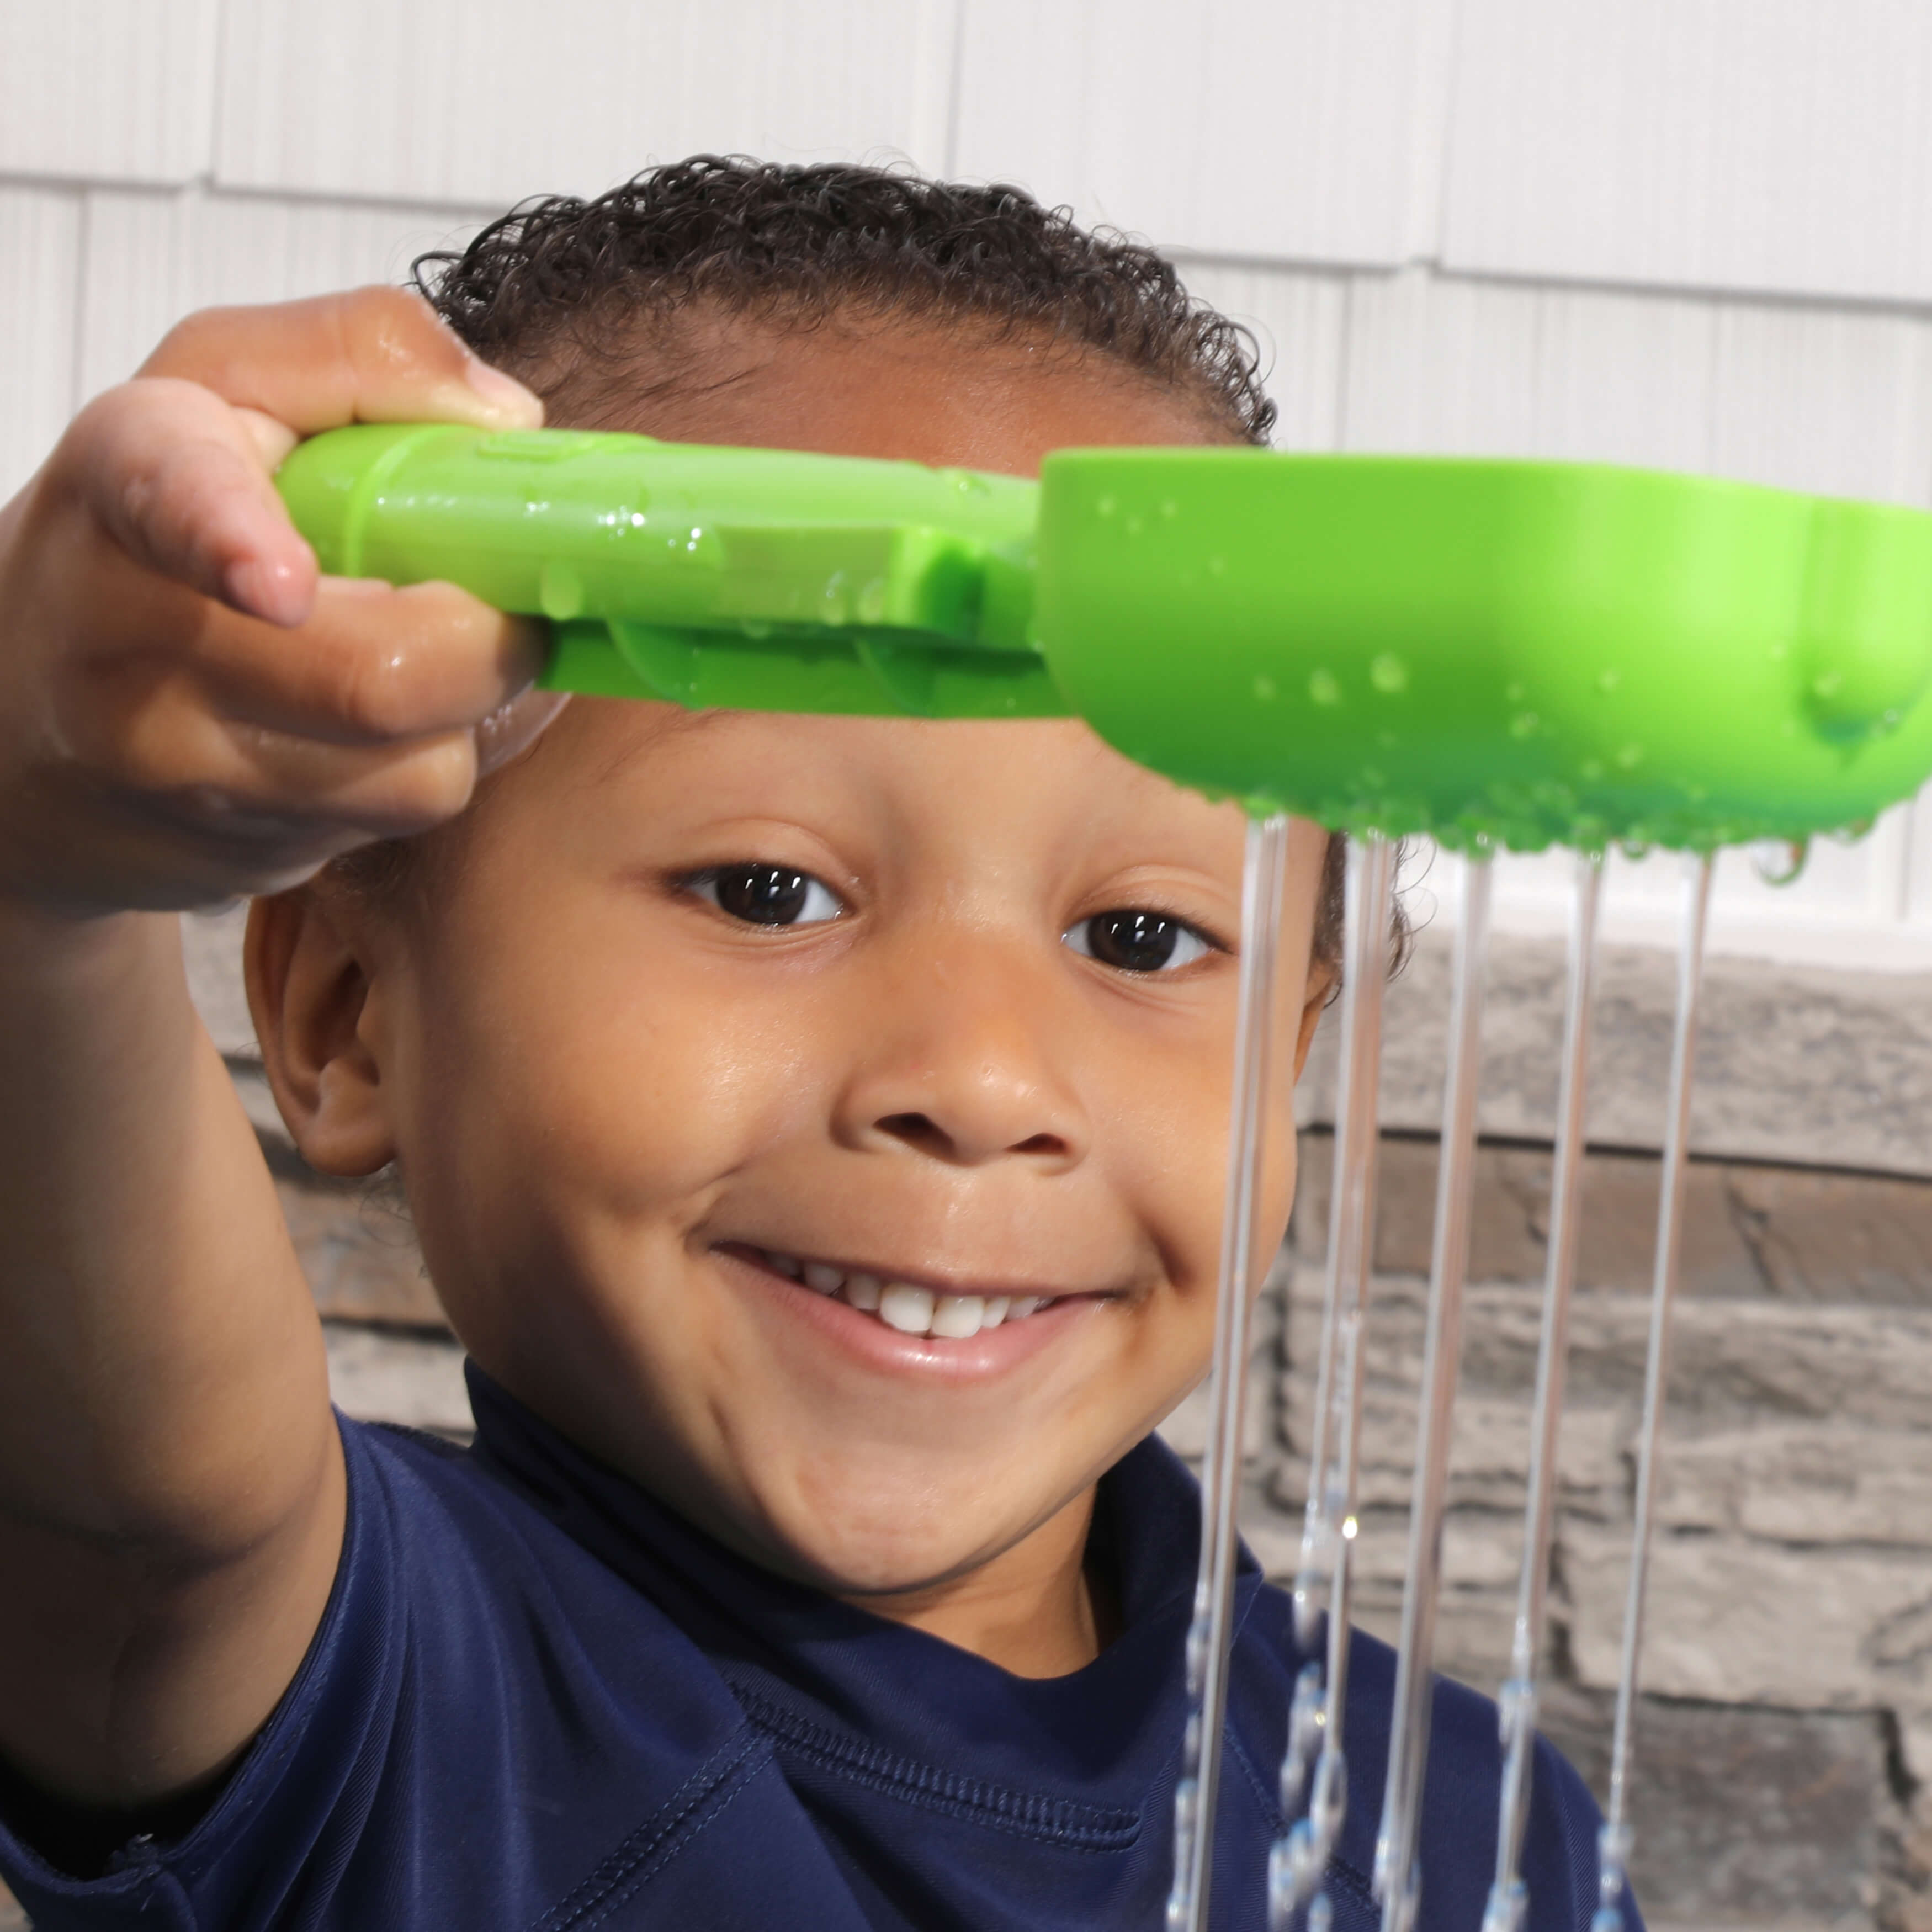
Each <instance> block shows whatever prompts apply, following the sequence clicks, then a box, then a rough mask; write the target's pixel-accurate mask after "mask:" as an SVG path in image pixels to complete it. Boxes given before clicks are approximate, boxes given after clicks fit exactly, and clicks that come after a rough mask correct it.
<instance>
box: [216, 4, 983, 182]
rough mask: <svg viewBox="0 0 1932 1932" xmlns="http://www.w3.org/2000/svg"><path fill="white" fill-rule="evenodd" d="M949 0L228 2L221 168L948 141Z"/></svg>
mask: <svg viewBox="0 0 1932 1932" xmlns="http://www.w3.org/2000/svg"><path fill="white" fill-rule="evenodd" d="M950 35H951V14H950V0H841V5H838V6H837V7H829V8H828V7H799V6H796V5H791V4H790V0H712V4H711V5H706V6H703V7H698V6H691V5H676V6H639V5H636V4H635V3H634V0H550V4H549V5H546V6H545V7H543V8H542V9H541V13H540V15H539V14H535V13H532V11H531V10H529V8H528V7H526V6H524V5H522V4H520V0H493V4H492V0H412V4H410V5H407V6H401V7H399V6H397V5H395V4H393V0H336V4H335V5H333V6H331V7H317V6H315V5H312V4H310V0H250V4H248V5H235V6H231V7H229V8H228V9H227V10H226V16H225V19H224V25H223V62H222V76H223V86H222V91H221V97H220V102H219V106H218V118H217V124H218V128H219V137H218V147H217V176H218V178H219V180H220V181H221V182H222V183H223V184H226V185H229V186H235V187H253V188H275V189H287V190H297V191H300V192H304V193H338V194H353V195H359V196H379V197H388V198H391V199H398V200H403V201H417V202H425V201H427V202H444V203H451V204H455V205H466V206H475V207H478V208H498V207H500V206H505V205H508V204H509V203H511V202H514V201H517V200H520V199H522V198H523V197H524V196H527V195H531V194H536V193H555V192H568V193H597V192H598V191H599V190H602V189H604V188H605V187H610V185H612V184H613V183H615V182H617V181H622V180H625V179H626V178H628V176H630V175H632V174H633V173H634V172H636V171H637V169H640V168H641V167H643V166H644V165H645V164H646V163H647V162H649V161H651V160H667V159H675V158H676V157H679V156H681V155H683V154H687V153H691V152H695V151H706V150H709V151H723V150H727V149H728V150H742V151H748V152H751V153H755V154H760V155H763V156H765V157H767V158H769V159H772V160H808V159H814V158H819V157H864V156H866V155H868V154H873V153H874V152H880V151H904V152H909V153H910V154H913V156H914V157H915V158H917V159H920V160H923V161H924V162H925V163H926V164H927V165H928V166H932V165H934V164H935V163H937V162H938V160H939V159H940V158H941V148H942V146H943V103H944V99H945V88H946V72H945V60H944V55H945V51H946V49H947V47H948V46H950Z"/></svg>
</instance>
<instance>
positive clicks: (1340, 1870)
mask: <svg viewBox="0 0 1932 1932" xmlns="http://www.w3.org/2000/svg"><path fill="white" fill-rule="evenodd" d="M1228 1744H1229V1748H1230V1749H1231V1750H1232V1751H1233V1752H1234V1754H1235V1763H1237V1764H1238V1765H1239V1766H1241V1769H1242V1771H1243V1772H1244V1773H1245V1774H1246V1775H1247V1780H1248V1782H1249V1783H1250V1784H1252V1785H1253V1787H1254V1788H1255V1795H1256V1796H1257V1797H1258V1798H1259V1799H1260V1800H1261V1804H1262V1814H1263V1816H1264V1817H1266V1818H1267V1819H1268V1821H1269V1825H1270V1828H1271V1829H1272V1830H1273V1831H1274V1832H1275V1833H1277V1835H1279V1834H1280V1832H1281V1831H1282V1829H1283V1826H1285V1825H1286V1823H1287V1822H1288V1821H1287V1820H1286V1817H1284V1815H1283V1812H1282V1808H1281V1806H1280V1804H1278V1803H1277V1802H1276V1800H1275V1799H1274V1796H1272V1795H1271V1793H1270V1792H1269V1790H1268V1787H1267V1786H1266V1785H1265V1784H1263V1783H1262V1778H1261V1773H1260V1772H1259V1771H1258V1770H1256V1768H1255V1763H1254V1760H1253V1759H1252V1758H1251V1757H1249V1755H1248V1751H1247V1746H1246V1745H1244V1744H1243V1743H1242V1742H1241V1739H1239V1738H1238V1737H1237V1736H1235V1733H1233V1732H1232V1730H1231V1731H1229V1733H1228ZM1337 1879H1340V1881H1341V1882H1342V1884H1343V1885H1344V1887H1346V1889H1348V1890H1349V1891H1352V1892H1353V1893H1354V1894H1355V1896H1356V1897H1358V1899H1360V1900H1361V1902H1362V1903H1364V1905H1366V1906H1370V1908H1371V1909H1373V1906H1374V1905H1375V1903H1376V1898H1375V1889H1374V1888H1373V1886H1372V1885H1370V1883H1369V1881H1368V1879H1367V1876H1365V1875H1364V1873H1361V1872H1358V1870H1356V1869H1355V1867H1354V1866H1353V1865H1352V1864H1349V1863H1348V1862H1347V1861H1346V1860H1345V1859H1343V1858H1338V1857H1337V1856H1336V1855H1334V1853H1332V1852H1331V1854H1330V1855H1329V1859H1328V1875H1327V1876H1326V1878H1325V1879H1324V1881H1323V1883H1324V1885H1333V1884H1334V1882H1336V1881H1337Z"/></svg>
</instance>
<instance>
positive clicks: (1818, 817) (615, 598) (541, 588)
mask: <svg viewBox="0 0 1932 1932" xmlns="http://www.w3.org/2000/svg"><path fill="white" fill-rule="evenodd" d="M278 480H279V482H280V484H281V489H282V491H283V494H284V496H285V498H286V499H287V501H288V503H289V505H290V510H291V511H292V513H293V514H294V517H295V518H296V523H297V524H298V525H299V527H300V528H301V529H302V531H303V532H304V533H305V535H307V536H308V538H310V540H311V542H313V543H314V544H315V546H316V547H317V553H318V554H319V556H320V558H321V560H322V563H323V568H325V569H326V570H329V571H337V572H341V573H344V574H356V575H360V574H367V575H373V576H377V577H386V578H388V579H389V580H391V581H392V582H395V583H413V582H419V581H422V580H426V579H430V578H443V579H447V580H450V581H452V582H454V583H459V584H460V585H462V586H463V587H464V588H466V589H469V590H471V591H472V592H475V594H476V595H478V596H481V597H483V598H485V599H487V601H490V602H492V603H494V604H496V605H497V606H498V607H500V608H502V609H504V610H517V611H522V612H526V613H530V614H532V615H541V616H546V617H547V618H549V619H551V620H552V622H553V625H554V626H555V636H556V643H555V648H554V650H553V655H552V658H551V661H550V666H549V668H548V670H547V673H546V679H545V681H546V682H548V683H550V684H551V685H553V686H556V687H557V688H568V689H573V690H579V691H587V692H592V693H596V694H604V695H612V696H633V697H658V698H667V699H670V700H675V701H676V702H678V703H684V704H690V705H721V706H735V707H742V708H748V709H770V710H804V711H833V712H861V713H870V714H892V713H904V714H907V715H917V716H934V717H1039V716H1050V715H1065V714H1067V713H1073V714H1076V715H1079V716H1081V717H1082V718H1085V719H1086V720H1087V721H1088V722H1089V723H1090V724H1091V725H1092V726H1093V727H1094V729H1095V730H1097V731H1098V732H1100V734H1101V735H1102V736H1104V737H1106V739H1109V742H1112V743H1113V744H1115V745H1117V746H1118V747H1119V748H1121V750H1122V751H1125V752H1127V754H1128V755H1130V757H1135V758H1137V759H1139V760H1141V761H1142V763H1145V764H1148V765H1149V766H1152V767H1153V768H1154V769H1157V770H1158V771H1161V772H1166V773H1167V774H1168V775H1170V776H1172V777H1173V778H1177V779H1178V780H1180V781H1182V782H1184V783H1186V784H1190V785H1193V786H1196V787H1199V788H1200V789H1202V790H1205V791H1208V792H1209V793H1214V794H1216V795H1218V796H1232V797H1235V798H1238V799H1241V800H1242V801H1243V802H1244V803H1245V804H1246V805H1248V806H1249V808H1250V809H1253V810H1256V811H1260V810H1272V809H1277V808H1280V809H1286V810H1289V811H1295V812H1299V813H1302V814H1306V815H1307V816H1309V817H1314V818H1316V819H1319V820H1321V821H1322V823H1325V824H1328V825H1331V826H1346V827H1351V828H1366V827H1369V826H1373V827H1375V828H1376V829H1379V830H1382V831H1384V832H1389V833H1392V834H1400V833H1404V832H1432V833H1433V834H1434V835H1436V836H1437V837H1439V838H1441V839H1442V840H1443V841H1444V842H1445V843H1447V844H1451V845H1459V846H1466V845H1470V844H1502V845H1507V846H1511V847H1517V848H1519V849H1526V850H1534V849H1537V848H1538V847H1542V846H1544V845H1547V844H1550V843H1552V842H1559V841H1560V842H1562V843H1565V844H1573V845H1579V846H1584V847H1596V846H1599V845H1601V844H1603V843H1604V842H1605V841H1609V840H1612V839H1622V840H1625V841H1642V842H1654V843H1659V844H1675V845H1684V846H1691V847H1709V846H1712V845H1716V844H1726V843H1730V842H1734V841H1742V840H1745V839H1749V838H1763V837H1775V838H1804V837H1807V836H1809V835H1811V834H1812V833H1814V832H1822V831H1827V830H1832V829H1839V828H1843V827H1849V826H1856V825H1858V824H1860V823H1863V822H1864V821H1865V820H1869V819H1870V817H1873V815H1874V814H1876V812H1878V811H1880V810H1881V809H1882V808H1884V807H1885V805H1889V804H1891V803H1892V802H1894V801H1896V800H1897V799H1901V798H1904V797H1906V796H1909V795H1910V794H1911V793H1912V792H1913V791H1915V790H1917V789H1918V787H1919V786H1920V785H1921V784H1923V783H1924V781H1925V780H1926V779H1927V776H1928V775H1932V516H1927V515H1926V514H1922V513H1921V512H1919V511H1910V510H1903V509H1897V508H1888V507H1885V506H1879V505H1864V504H1857V503H1849V502H1838V501H1836V500H1832V499H1818V498H1813V497H1808V496H1796V495H1793V494H1791V493H1787V492H1784V491H1780V490H1765V489H1760V488H1756V487H1751V486H1747V485H1743V484H1730V483H1723V482H1717V481H1708V480H1705V479H1700V478H1690V477H1682V476H1672V475H1661V474H1655V473H1652V472H1644V471H1638V470H1627V469H1609V468H1602V467H1596V466H1585V465H1570V464H1558V463H1506V462H1457V461H1448V460H1411V459H1398V458H1346V457H1294V456H1286V455H1277V454H1274V453H1273V452H1266V451H1259V450H1248V449H1192V450H1075V451H1065V452H1061V453H1059V454H1058V455H1054V456H1052V457H1050V458H1049V459H1048V460H1047V462H1046V466H1045V467H1044V469H1043V472H1042V480H1041V482H1040V484H1038V485H1035V484H1031V483H1027V482H1022V481H1016V480H1015V479H1013V478H1009V477H999V476H983V475H977V474H975V473H974V472H968V471H962V470H933V469H923V468H921V467H919V466H917V465H914V464H909V463H878V462H871V461H868V460H863V459H859V458H838V457H826V456H814V455H801V454H799V453H797V452H788V451H769V450H744V449H709V448H703V447H698V446H681V445H676V444H670V443H654V442H652V441H651V440H649V439H647V438H644V437H628V436H619V435H603V434H580V433H575V432H571V431H530V432H523V433H519V434H511V435H495V436H491V435H487V434H484V433H482V432H480V431H472V430H465V429H458V428H445V427H437V426H428V427H425V426H420V425H419V426H404V427H401V428H389V427H383V428H376V427H370V428H355V429H347V430H339V431H333V432H331V433H330V434H328V435H326V436H321V437H316V438H314V440H312V441H311V442H309V443H305V444H303V445H302V446H300V447H299V449H297V450H296V452H294V454H293V455H292V456H291V457H290V458H289V460H288V461H287V463H285V464H284V466H283V469H282V471H281V476H280V478H279V479H278Z"/></svg>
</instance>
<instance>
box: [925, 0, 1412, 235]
mask: <svg viewBox="0 0 1932 1932" xmlns="http://www.w3.org/2000/svg"><path fill="white" fill-rule="evenodd" d="M962 9H963V10H962V16H961V19H962V31H961V35H960V56H959V74H958V80H957V83H956V85H957V90H958V99H959V121H958V131H957V138H956V146H955V148H954V154H953V162H954V166H955V169H956V171H957V172H960V173H962V174H963V175H968V176H970V177H972V178H977V179H999V180H1010V181H1018V182H1019V183H1021V184H1022V185H1024V186H1025V187H1028V188H1030V189H1031V190H1033V191H1034V193H1037V194H1038V195H1040V196H1041V197H1042V198H1043V199H1046V200H1048V201H1050V202H1070V203H1071V204H1072V205H1073V208H1075V210H1076V212H1077V213H1078V214H1079V215H1080V216H1081V217H1082V218H1083V219H1085V220H1090V221H1100V222H1106V223H1112V224H1113V225H1115V226H1119V227H1123V228H1126V229H1130V230H1132V231H1133V232H1134V233H1139V234H1144V235H1147V236H1151V237H1152V238H1153V239H1154V240H1155V241H1156V242H1160V243H1161V244H1163V245H1174V246H1177V247H1185V248H1190V249H1196V250H1199V251H1201V252H1202V253H1203V254H1217V255H1230V256H1247V257H1262V258H1264V259H1279V260H1300V261H1305V262H1331V263H1378V264H1384V265H1392V264H1394V263H1398V262H1401V261H1403V260H1408V259H1409V257H1411V256H1412V255H1413V254H1416V253H1417V252H1418V250H1426V249H1427V248H1430V246H1431V245H1432V243H1433V227H1434V222H1435V214H1436V201H1437V189H1436V181H1437V171H1438V164H1439V158H1440V153H1441V144H1442V123H1443V115H1444V102H1445V99H1446V83H1447V76H1448V43H1449V34H1448V19H1449V17H1448V5H1447V0H1352V4H1350V5H1346V6H1337V5H1334V4H1332V0H1198V4H1197V5H1195V6H1193V7H1191V8H1190V9H1189V10H1188V12H1187V17H1186V19H1185V21H1184V22H1183V21H1182V20H1181V17H1179V16H1178V15H1177V14H1176V13H1175V11H1174V10H1173V9H1172V7H1164V6H1161V5H1157V4H1156V3H1155V0H1056V4H1055V5H1052V6H1047V7H1042V6H1040V5H1038V4H1037V0H962Z"/></svg>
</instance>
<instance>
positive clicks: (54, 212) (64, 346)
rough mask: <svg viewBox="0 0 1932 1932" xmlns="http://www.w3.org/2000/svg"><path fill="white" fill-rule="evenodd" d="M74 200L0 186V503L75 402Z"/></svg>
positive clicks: (54, 192) (35, 463)
mask: <svg viewBox="0 0 1932 1932" xmlns="http://www.w3.org/2000/svg"><path fill="white" fill-rule="evenodd" d="M80 231H81V199H80V196H79V195H78V194H77V193H71V192H68V191H67V190H59V189H52V188H39V187H0V288H7V289H14V290H23V291H25V292H26V296H25V297H24V299H20V300H17V301H13V302H0V502H4V501H5V499H7V497H9V496H12V495H13V493H14V491H15V490H17V489H18V488H19V487H20V485H21V484H23V483H24V482H25V481H26V480H27V478H28V477H29V476H31V475H32V474H33V472H34V470H35V469H37V468H38V467H39V466H40V463H41V462H42V461H43V460H44V459H45V458H46V454H47V452H48V451H49V449H52V446H53V445H54V443H55V442H56V441H57V440H58V438H59V436H60V433H61V431H62V427H63V426H64V425H65V423H66V422H67V419H68V414H69V413H70V412H71V410H72V409H73V407H74V323H75V317H76V314H77V304H78V302H79V293H80Z"/></svg>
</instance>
